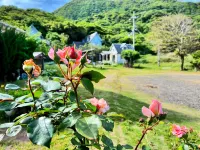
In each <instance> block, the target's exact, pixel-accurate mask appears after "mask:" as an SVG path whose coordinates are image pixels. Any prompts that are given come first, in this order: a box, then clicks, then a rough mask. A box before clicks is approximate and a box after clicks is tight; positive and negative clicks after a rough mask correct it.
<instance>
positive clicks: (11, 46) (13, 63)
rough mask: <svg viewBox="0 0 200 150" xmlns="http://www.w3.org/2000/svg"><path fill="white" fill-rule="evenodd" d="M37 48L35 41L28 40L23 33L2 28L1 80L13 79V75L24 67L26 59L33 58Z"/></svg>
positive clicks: (0, 33)
mask: <svg viewBox="0 0 200 150" xmlns="http://www.w3.org/2000/svg"><path fill="white" fill-rule="evenodd" d="M36 48H37V43H36V41H35V40H33V39H27V38H26V36H25V35H24V34H23V33H17V32H16V31H15V30H14V29H3V28H1V27H0V49H1V52H0V70H1V74H0V79H1V80H3V79H13V76H12V73H16V70H17V69H20V68H21V67H22V63H23V61H24V60H25V59H29V58H31V57H32V55H33V52H34V51H35V49H36ZM13 80H14V79H13Z"/></svg>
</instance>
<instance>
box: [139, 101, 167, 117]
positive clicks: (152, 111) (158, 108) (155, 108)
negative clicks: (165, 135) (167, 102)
mask: <svg viewBox="0 0 200 150" xmlns="http://www.w3.org/2000/svg"><path fill="white" fill-rule="evenodd" d="M142 113H143V115H144V116H147V117H149V118H150V117H154V116H159V115H162V114H164V113H163V110H162V104H161V103H160V102H159V101H157V100H153V101H152V103H151V105H150V106H149V108H147V107H145V106H143V107H142Z"/></svg>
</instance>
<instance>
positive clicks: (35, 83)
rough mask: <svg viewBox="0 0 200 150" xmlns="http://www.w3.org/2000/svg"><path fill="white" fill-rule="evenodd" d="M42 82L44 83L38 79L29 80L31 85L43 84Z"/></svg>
mask: <svg viewBox="0 0 200 150" xmlns="http://www.w3.org/2000/svg"><path fill="white" fill-rule="evenodd" d="M43 84H45V81H43V80H39V79H38V80H34V81H32V82H31V85H43Z"/></svg>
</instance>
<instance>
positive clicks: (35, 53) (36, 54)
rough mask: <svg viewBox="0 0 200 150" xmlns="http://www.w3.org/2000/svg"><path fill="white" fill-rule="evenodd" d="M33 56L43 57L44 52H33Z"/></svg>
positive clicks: (36, 57)
mask: <svg viewBox="0 0 200 150" xmlns="http://www.w3.org/2000/svg"><path fill="white" fill-rule="evenodd" d="M33 57H34V58H35V59H39V58H42V57H44V53H43V52H33Z"/></svg>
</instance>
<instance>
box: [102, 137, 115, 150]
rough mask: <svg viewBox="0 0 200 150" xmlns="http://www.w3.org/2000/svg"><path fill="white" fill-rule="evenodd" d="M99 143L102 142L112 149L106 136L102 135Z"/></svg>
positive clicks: (111, 143)
mask: <svg viewBox="0 0 200 150" xmlns="http://www.w3.org/2000/svg"><path fill="white" fill-rule="evenodd" d="M101 141H102V142H103V144H105V145H106V146H108V147H114V145H113V141H112V140H111V139H109V138H108V137H107V136H105V135H103V136H102V138H101Z"/></svg>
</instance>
